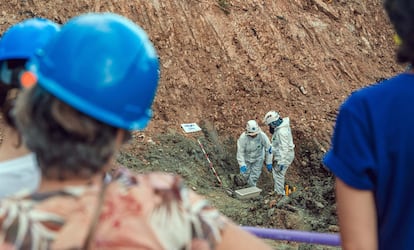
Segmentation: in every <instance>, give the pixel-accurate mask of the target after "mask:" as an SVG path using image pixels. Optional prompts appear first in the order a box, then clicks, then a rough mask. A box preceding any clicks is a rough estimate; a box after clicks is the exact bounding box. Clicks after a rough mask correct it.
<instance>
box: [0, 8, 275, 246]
mask: <svg viewBox="0 0 414 250" xmlns="http://www.w3.org/2000/svg"><path fill="white" fill-rule="evenodd" d="M28 69H29V70H30V71H31V72H32V73H33V74H34V75H35V76H36V79H37V82H36V85H35V86H33V87H32V88H29V89H27V90H26V91H24V92H23V93H22V94H21V95H19V97H18V100H17V103H16V106H15V109H14V111H13V114H14V117H15V120H16V123H17V126H18V128H19V130H20V131H22V135H23V138H24V142H25V143H26V145H27V146H28V148H29V149H31V150H32V151H33V152H34V153H35V154H36V156H37V157H38V160H39V165H40V168H41V172H42V177H43V178H42V180H41V185H40V189H39V190H41V191H39V192H36V193H34V194H33V195H31V196H29V197H25V198H22V199H5V200H3V201H1V203H0V211H3V213H0V228H1V229H0V248H6V247H9V248H16V249H40V248H41V249H203V250H204V249H271V248H270V247H269V246H267V245H266V244H265V243H263V242H262V241H261V240H259V239H258V238H256V237H255V236H253V235H251V234H250V233H248V232H246V231H243V230H242V229H241V228H240V227H238V226H237V225H235V224H234V223H232V222H231V221H230V220H229V219H227V218H226V217H224V216H223V215H222V214H220V212H219V211H217V210H216V209H215V208H214V207H212V206H211V205H210V204H209V202H207V201H206V200H205V199H204V198H203V197H201V196H198V195H197V194H195V193H194V192H193V191H191V190H189V189H188V188H187V187H186V186H185V185H184V183H183V180H182V179H181V178H180V177H179V176H176V175H172V174H167V173H146V174H139V175H133V174H131V173H129V172H128V171H127V169H125V168H124V169H121V171H119V172H117V173H115V174H114V175H113V178H112V179H111V181H104V180H103V176H104V175H105V172H106V171H107V170H108V168H109V166H110V165H111V163H112V162H113V161H114V158H115V155H116V154H117V152H118V151H119V149H120V147H121V145H123V144H124V143H125V142H126V141H127V140H128V139H129V138H130V135H131V131H134V130H142V129H144V128H145V127H146V126H147V124H148V122H149V121H150V119H151V115H152V111H151V106H152V103H153V100H154V97H155V94H156V90H157V87H158V81H159V61H158V56H157V53H156V50H155V48H154V46H153V44H152V43H151V41H150V40H149V38H148V36H147V34H146V33H145V31H144V30H143V29H141V28H140V27H139V26H137V25H136V24H134V23H133V22H132V21H131V20H129V19H127V18H125V17H123V16H120V15H117V14H111V13H87V14H82V15H79V16H76V17H74V18H72V19H70V20H69V21H68V22H67V23H66V24H64V25H63V26H62V29H61V31H60V32H59V33H58V34H57V36H56V37H55V39H53V40H52V41H51V43H48V45H47V46H46V47H44V49H43V50H41V51H39V52H38V53H37V55H36V56H35V57H33V59H32V60H31V61H30V62H29V64H28ZM20 218H25V219H24V220H22V219H20ZM17 232H19V233H18V234H17Z"/></svg>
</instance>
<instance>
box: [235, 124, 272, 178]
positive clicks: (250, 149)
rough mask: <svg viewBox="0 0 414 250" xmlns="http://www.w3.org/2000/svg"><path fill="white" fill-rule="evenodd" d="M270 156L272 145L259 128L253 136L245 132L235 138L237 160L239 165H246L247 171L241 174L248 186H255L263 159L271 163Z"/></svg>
mask: <svg viewBox="0 0 414 250" xmlns="http://www.w3.org/2000/svg"><path fill="white" fill-rule="evenodd" d="M265 158H266V159H265ZM272 158H273V157H272V146H271V144H270V140H269V138H268V137H267V135H266V134H265V133H264V132H263V131H261V130H260V131H259V132H258V133H257V134H256V136H255V137H252V136H250V135H248V134H247V133H246V132H243V133H242V134H241V135H240V137H239V139H238V140H237V162H238V163H239V166H240V167H242V166H246V167H247V171H246V172H245V173H242V175H243V176H244V177H245V178H246V180H247V184H248V185H249V186H256V184H257V181H258V180H259V177H260V175H261V173H262V168H263V162H264V160H266V164H272Z"/></svg>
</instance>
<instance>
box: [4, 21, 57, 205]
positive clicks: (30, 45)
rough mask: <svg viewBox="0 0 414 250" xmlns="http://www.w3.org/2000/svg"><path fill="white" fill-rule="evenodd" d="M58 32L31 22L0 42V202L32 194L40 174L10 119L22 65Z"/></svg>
mask: <svg viewBox="0 0 414 250" xmlns="http://www.w3.org/2000/svg"><path fill="white" fill-rule="evenodd" d="M58 30H59V25H58V24H56V23H54V22H52V21H50V20H48V19H43V18H31V19H26V20H24V21H22V22H19V23H17V24H14V25H13V26H11V27H9V28H8V29H7V30H6V32H5V33H4V34H3V36H2V37H1V39H0V107H1V114H2V116H3V120H4V121H5V124H4V126H3V135H4V137H3V141H2V143H1V145H0V199H1V198H3V197H7V196H11V195H17V194H26V193H30V192H33V191H34V190H35V189H36V188H37V187H38V184H39V179H40V172H39V170H38V167H37V162H36V158H35V156H34V154H32V153H30V152H29V150H28V149H27V148H26V147H25V145H24V144H23V143H22V142H21V140H20V136H19V133H18V132H17V130H16V129H15V124H14V121H13V119H12V117H11V115H10V110H11V109H12V108H13V103H14V101H15V98H16V96H17V94H18V92H19V89H20V87H21V81H20V79H21V77H23V76H24V70H25V68H24V67H25V64H26V62H27V60H28V59H29V58H30V57H32V56H33V55H34V53H35V52H36V50H37V49H39V48H41V47H43V46H44V45H45V44H46V43H47V42H48V41H49V40H50V38H51V37H52V36H53V35H55V34H56V33H57V32H58Z"/></svg>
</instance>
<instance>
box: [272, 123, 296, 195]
mask: <svg viewBox="0 0 414 250" xmlns="http://www.w3.org/2000/svg"><path fill="white" fill-rule="evenodd" d="M294 148H295V144H293V137H292V131H291V129H290V120H289V117H285V118H283V122H282V123H281V124H280V125H279V126H277V127H276V128H275V129H274V132H273V135H272V150H273V157H274V161H273V170H272V174H273V180H274V182H275V186H274V191H275V193H277V194H279V195H285V187H284V185H285V174H286V171H287V169H288V168H289V166H290V164H292V162H293V159H294V158H295V151H294Z"/></svg>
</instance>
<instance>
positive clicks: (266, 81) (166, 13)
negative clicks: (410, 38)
mask: <svg viewBox="0 0 414 250" xmlns="http://www.w3.org/2000/svg"><path fill="white" fill-rule="evenodd" d="M0 11H1V13H2V15H1V17H0V31H1V32H3V31H4V30H5V29H7V28H8V27H9V26H10V25H11V24H14V23H16V22H18V21H20V20H22V19H24V18H29V17H35V16H39V17H46V18H50V19H52V20H54V21H56V22H59V23H64V22H65V21H67V20H68V19H69V18H71V17H73V16H75V15H78V14H80V13H84V12H90V11H94V12H104V11H110V12H115V13H119V14H122V15H125V16H127V17H128V18H130V19H132V20H133V21H134V22H136V23H137V24H139V25H141V26H142V27H143V28H144V29H145V30H146V31H147V32H148V34H149V36H150V38H151V40H152V41H153V42H154V44H155V46H156V48H157V50H158V52H159V56H160V60H161V81H160V87H159V90H158V94H157V96H156V98H155V104H154V119H153V120H152V122H151V124H150V125H149V127H148V129H147V130H146V131H145V132H142V133H136V134H135V135H134V139H133V140H132V142H131V144H130V145H128V146H127V147H125V148H124V149H123V150H122V153H121V154H120V156H119V161H120V163H122V164H124V165H126V166H128V167H130V168H133V169H135V170H137V171H139V172H142V171H153V170H162V171H169V172H175V173H179V174H181V175H182V176H183V177H184V178H185V180H186V181H187V183H188V185H189V186H190V187H191V188H193V189H194V190H196V191H197V192H198V193H200V194H203V195H205V196H207V197H208V198H209V199H210V200H211V201H212V202H213V203H214V204H215V205H216V206H217V207H219V208H220V209H221V210H222V211H223V213H224V214H226V215H227V216H229V217H231V218H232V219H234V220H235V221H236V222H237V223H240V224H243V225H254V226H263V227H279V228H289V229H301V230H313V231H319V232H337V231H338V226H337V218H336V213H335V198H334V192H333V177H332V175H331V174H330V173H329V172H328V171H327V170H326V169H325V168H324V167H323V166H322V164H321V158H322V157H323V154H324V153H325V152H326V150H328V148H329V144H330V137H331V134H332V127H333V125H334V121H335V118H336V114H337V110H338V107H339V105H340V103H341V102H342V101H343V100H344V99H345V98H346V97H347V96H348V95H349V94H350V93H351V92H352V91H354V90H355V89H357V88H360V87H362V86H366V85H368V84H371V83H375V82H376V81H378V80H380V79H383V78H387V77H389V76H391V75H393V74H395V73H396V72H398V71H402V70H403V67H402V66H399V65H396V64H395V63H394V49H395V48H394V46H395V45H394V44H393V40H392V37H393V31H392V28H391V26H390V24H389V23H388V20H387V18H386V16H385V13H384V11H383V9H382V6H381V1H377V0H366V1H360V0H347V1H345V0H326V1H323V0H292V1H270V0H210V1H207V0H169V1H159V0H149V1H127V0H117V1H109V0H94V1H92V0H75V1H62V0H54V1H38V0H10V1H2V2H1V3H0ZM126 53H127V51H126ZM108 101H110V100H108ZM270 109H275V110H278V111H280V113H281V114H282V116H289V117H290V119H291V122H292V130H293V135H294V141H295V144H296V159H295V161H294V163H293V165H292V166H291V168H290V169H289V171H288V174H287V183H288V184H289V185H290V186H292V187H293V186H294V187H296V190H297V191H296V192H294V193H292V195H291V196H290V199H289V200H288V201H287V203H286V204H284V205H283V206H275V204H274V202H273V201H272V197H271V196H269V195H268V192H269V191H270V190H271V189H272V181H271V176H270V175H269V174H268V173H267V172H265V171H264V172H263V174H262V176H261V179H260V181H259V187H261V188H262V189H263V192H262V196H260V197H259V198H257V199H252V200H247V201H240V200H237V199H235V198H234V197H231V196H229V195H228V190H229V189H230V190H234V189H236V188H239V187H237V186H235V185H234V182H233V181H232V179H230V178H229V176H231V175H234V174H237V172H238V166H237V162H236V159H235V154H236V146H235V145H236V140H237V137H238V136H239V134H240V133H241V132H242V131H243V129H244V127H245V123H246V122H247V120H250V119H256V120H257V121H258V122H259V123H260V125H261V126H262V128H263V129H265V126H264V124H263V123H262V117H263V116H264V114H265V113H266V112H267V111H268V110H270ZM188 122H197V123H198V124H200V125H201V126H202V128H203V131H202V132H199V133H195V134H184V133H183V132H182V131H181V129H180V124H181V123H188ZM197 139H198V140H199V141H200V142H201V143H202V144H203V145H204V147H205V149H206V151H207V153H208V155H209V157H210V160H211V162H212V164H213V166H214V168H215V169H216V171H217V173H218V175H219V177H220V178H221V180H222V182H223V187H219V186H218V185H217V184H218V183H217V179H216V177H215V176H214V174H213V173H212V172H211V170H210V168H209V164H208V162H207V159H206V158H205V155H204V154H203V152H202V151H201V149H200V146H199V144H198V142H197ZM279 247H280V246H279ZM285 247H286V248H285V249H296V248H300V249H306V248H312V247H313V246H309V245H300V244H288V245H286V246H285Z"/></svg>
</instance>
